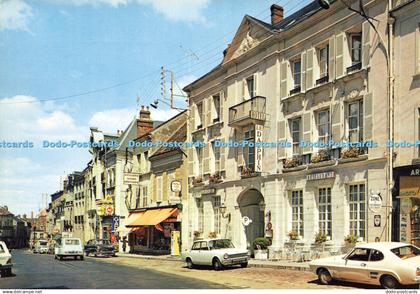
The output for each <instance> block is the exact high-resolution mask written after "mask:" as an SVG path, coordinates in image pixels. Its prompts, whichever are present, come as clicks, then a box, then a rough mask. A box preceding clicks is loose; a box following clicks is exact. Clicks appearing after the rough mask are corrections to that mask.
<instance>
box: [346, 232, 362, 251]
mask: <svg viewBox="0 0 420 294" xmlns="http://www.w3.org/2000/svg"><path fill="white" fill-rule="evenodd" d="M358 238H359V237H358V236H355V235H347V236H346V237H344V243H345V244H344V248H343V252H344V253H347V252H349V251H350V250H351V249H352V248H353V247H354V245H356V242H357V239H358Z"/></svg>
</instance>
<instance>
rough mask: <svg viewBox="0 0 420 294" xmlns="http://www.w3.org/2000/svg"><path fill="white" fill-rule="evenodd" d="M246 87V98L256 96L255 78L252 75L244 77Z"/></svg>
mask: <svg viewBox="0 0 420 294" xmlns="http://www.w3.org/2000/svg"><path fill="white" fill-rule="evenodd" d="M246 88H247V91H248V93H247V94H248V98H253V97H255V96H257V93H256V90H257V89H256V88H255V80H254V76H253V75H252V76H250V77H249V78H247V79H246Z"/></svg>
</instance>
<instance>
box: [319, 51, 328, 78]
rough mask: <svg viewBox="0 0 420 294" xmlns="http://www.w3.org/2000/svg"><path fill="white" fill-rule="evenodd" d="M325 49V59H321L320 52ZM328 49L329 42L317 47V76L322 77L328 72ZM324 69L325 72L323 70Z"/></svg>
mask: <svg viewBox="0 0 420 294" xmlns="http://www.w3.org/2000/svg"><path fill="white" fill-rule="evenodd" d="M324 50H326V51H325V60H324V59H322V58H323V55H322V53H323V52H324ZM329 51H330V46H329V44H325V45H323V46H320V47H319V48H318V65H319V78H320V79H322V78H324V77H326V76H328V73H329V67H330V64H329ZM324 71H325V72H324Z"/></svg>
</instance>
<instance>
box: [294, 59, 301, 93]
mask: <svg viewBox="0 0 420 294" xmlns="http://www.w3.org/2000/svg"><path fill="white" fill-rule="evenodd" d="M301 72H302V70H301V61H300V59H298V60H295V61H292V76H293V82H294V86H293V88H294V89H296V88H299V87H300V82H301Z"/></svg>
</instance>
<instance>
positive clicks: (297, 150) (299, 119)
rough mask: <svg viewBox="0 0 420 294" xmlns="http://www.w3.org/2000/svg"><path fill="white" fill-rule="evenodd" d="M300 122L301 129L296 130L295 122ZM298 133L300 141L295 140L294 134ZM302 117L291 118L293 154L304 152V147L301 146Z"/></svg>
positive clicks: (297, 154)
mask: <svg viewBox="0 0 420 294" xmlns="http://www.w3.org/2000/svg"><path fill="white" fill-rule="evenodd" d="M295 122H299V130H294V123H295ZM296 133H298V135H299V141H295V138H294V134H296ZM302 135H303V134H302V117H300V116H298V117H295V118H292V119H291V120H290V136H291V138H292V154H293V156H299V155H301V154H302V148H300V142H301V141H302Z"/></svg>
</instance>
